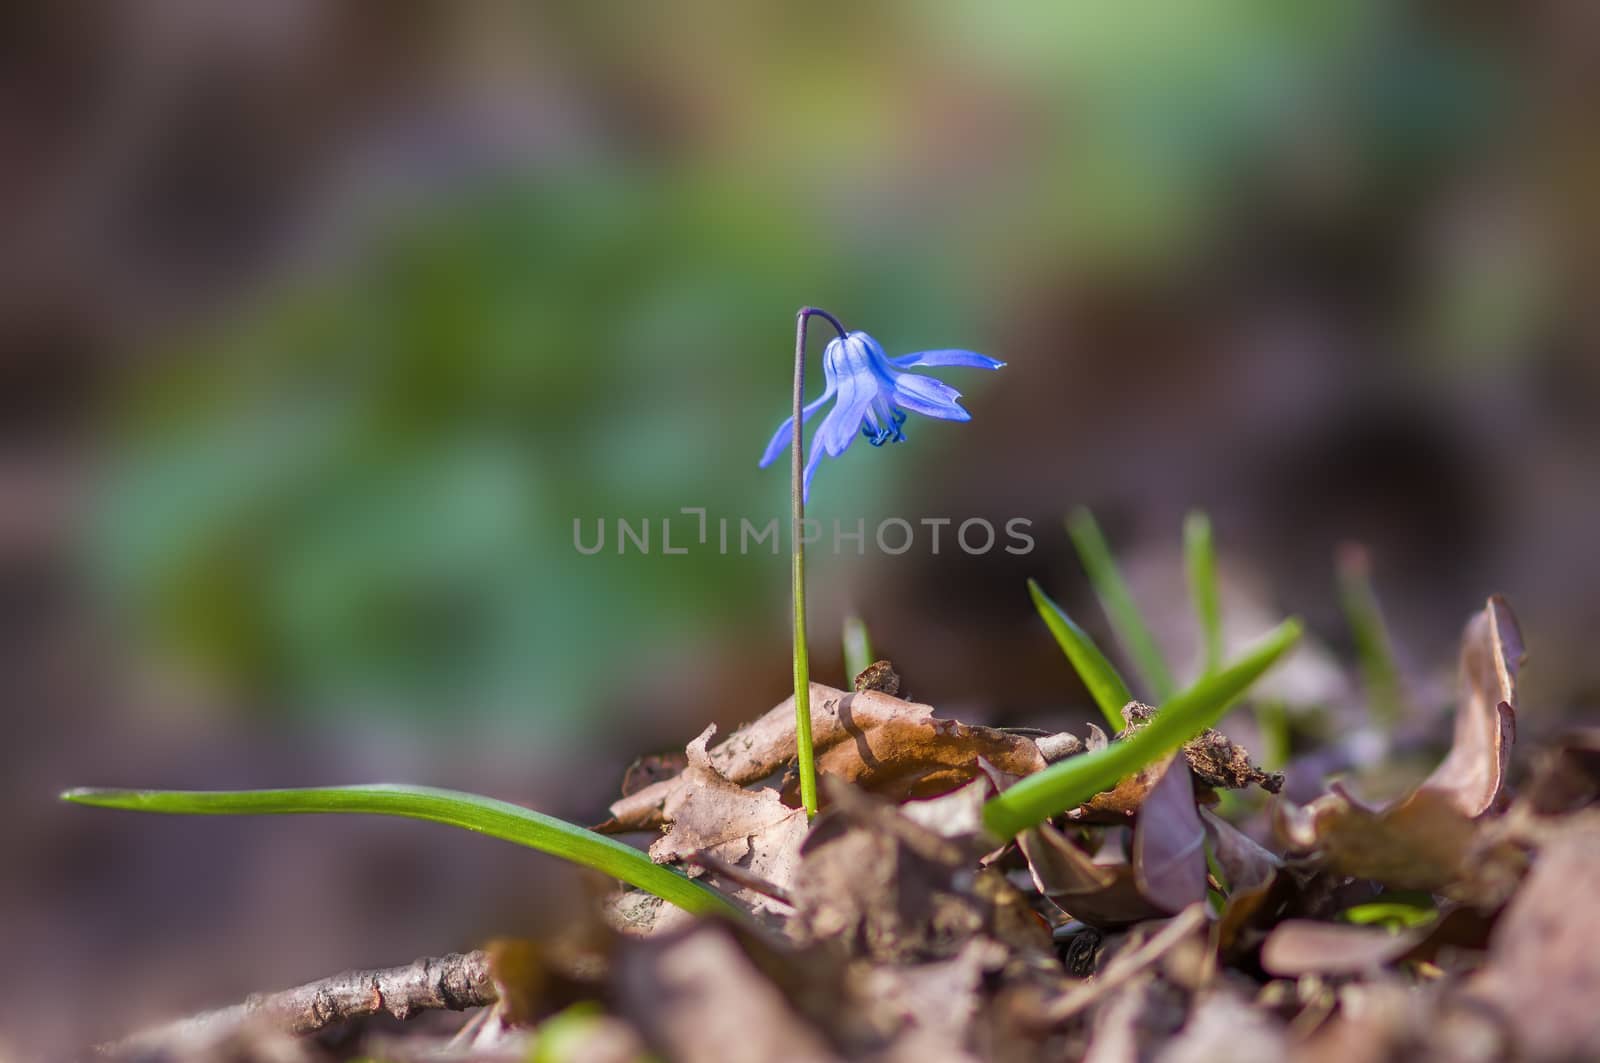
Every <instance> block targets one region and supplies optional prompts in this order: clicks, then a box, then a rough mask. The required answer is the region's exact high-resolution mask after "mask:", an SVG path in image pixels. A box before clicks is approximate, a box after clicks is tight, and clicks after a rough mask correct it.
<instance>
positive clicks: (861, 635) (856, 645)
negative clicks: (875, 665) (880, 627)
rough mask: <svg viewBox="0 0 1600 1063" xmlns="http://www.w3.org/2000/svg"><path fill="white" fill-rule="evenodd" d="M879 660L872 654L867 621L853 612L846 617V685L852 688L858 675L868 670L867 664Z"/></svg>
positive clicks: (847, 687) (846, 687)
mask: <svg viewBox="0 0 1600 1063" xmlns="http://www.w3.org/2000/svg"><path fill="white" fill-rule="evenodd" d="M875 660H877V658H876V657H874V656H873V655H872V636H871V635H869V634H868V633H867V622H866V621H865V620H863V619H861V618H860V617H859V616H856V615H854V614H851V615H850V616H847V617H845V618H844V686H845V689H846V690H848V689H850V684H851V683H853V682H854V681H855V678H856V676H858V675H860V674H861V673H862V672H865V671H866V670H867V666H868V665H869V664H871V663H872V662H873V661H875Z"/></svg>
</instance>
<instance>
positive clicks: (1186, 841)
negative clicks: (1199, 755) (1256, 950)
mask: <svg viewBox="0 0 1600 1063" xmlns="http://www.w3.org/2000/svg"><path fill="white" fill-rule="evenodd" d="M1133 876H1134V881H1135V882H1136V883H1137V884H1138V887H1139V892H1140V893H1142V894H1144V896H1145V899H1146V900H1148V901H1150V902H1151V903H1152V904H1154V905H1155V906H1156V907H1158V908H1160V909H1161V910H1162V911H1164V912H1167V913H1169V914H1171V913H1176V912H1181V911H1182V910H1183V909H1185V908H1187V907H1188V906H1189V905H1191V904H1195V903H1197V902H1200V901H1203V900H1205V899H1206V831H1205V827H1204V825H1202V824H1201V822H1200V815H1199V813H1198V812H1197V811H1196V810H1195V802H1194V783H1193V781H1192V780H1191V778H1190V776H1189V766H1188V764H1187V763H1186V762H1185V761H1184V759H1183V758H1182V757H1173V758H1172V760H1171V761H1170V763H1169V764H1168V765H1167V769H1166V771H1164V772H1163V773H1162V774H1161V778H1160V779H1159V780H1158V781H1157V782H1156V784H1155V786H1154V787H1153V788H1152V789H1151V790H1150V793H1149V795H1148V796H1147V797H1146V798H1145V801H1144V804H1143V806H1142V807H1141V808H1140V809H1139V822H1138V823H1137V824H1136V825H1135V826H1134V829H1133Z"/></svg>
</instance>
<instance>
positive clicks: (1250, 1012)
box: [1156, 991, 1289, 1063]
mask: <svg viewBox="0 0 1600 1063" xmlns="http://www.w3.org/2000/svg"><path fill="white" fill-rule="evenodd" d="M1288 1048H1289V1045H1288V1035H1287V1030H1286V1029H1285V1027H1284V1024H1283V1023H1282V1022H1280V1021H1279V1020H1278V1019H1277V1018H1276V1017H1275V1016H1274V1015H1273V1014H1272V1012H1270V1011H1267V1010H1266V1009H1264V1008H1257V1007H1253V1006H1252V1005H1251V1003H1250V1001H1248V1000H1246V999H1244V998H1242V997H1240V996H1238V995H1237V994H1235V993H1232V992H1227V991H1216V992H1209V993H1205V994H1203V995H1202V996H1201V997H1200V998H1199V999H1198V1000H1196V1001H1195V1003H1194V1006H1193V1008H1191V1009H1190V1013H1189V1021H1188V1022H1186V1023H1184V1026H1183V1029H1182V1030H1180V1031H1179V1032H1178V1035H1177V1036H1176V1037H1174V1038H1173V1039H1172V1040H1171V1041H1168V1042H1167V1043H1166V1044H1165V1045H1163V1046H1162V1048H1161V1051H1160V1052H1159V1053H1157V1054H1156V1063H1216V1061H1217V1060H1223V1059H1225V1060H1227V1061H1228V1063H1277V1061H1278V1060H1281V1059H1283V1058H1285V1057H1286V1056H1287V1055H1288Z"/></svg>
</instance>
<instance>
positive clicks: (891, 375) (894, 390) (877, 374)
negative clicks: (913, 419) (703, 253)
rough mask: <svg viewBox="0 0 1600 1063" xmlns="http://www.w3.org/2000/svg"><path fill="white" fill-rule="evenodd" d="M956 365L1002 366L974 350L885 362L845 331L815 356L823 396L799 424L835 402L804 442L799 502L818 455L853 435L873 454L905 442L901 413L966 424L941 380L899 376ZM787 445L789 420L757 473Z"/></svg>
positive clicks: (873, 345)
mask: <svg viewBox="0 0 1600 1063" xmlns="http://www.w3.org/2000/svg"><path fill="white" fill-rule="evenodd" d="M944 365H959V366H967V367H969V368H973V369H999V368H1000V367H1001V366H1003V365H1005V363H1004V362H998V361H996V360H995V359H993V358H988V357H985V356H984V355H981V354H977V353H975V352H973V351H959V350H943V351H918V352H917V353H916V354H906V355H901V356H900V357H899V358H890V357H889V356H888V355H886V354H884V353H883V346H882V345H881V344H879V343H878V341H877V340H875V339H873V338H872V337H871V336H869V335H867V334H866V333H865V332H852V333H850V334H849V335H848V336H843V337H840V338H838V339H835V340H832V341H830V342H829V343H828V346H827V348H826V349H825V350H824V351H823V352H822V372H823V376H824V377H825V378H826V380H825V386H824V388H823V391H822V394H821V395H820V396H818V397H817V398H816V399H815V400H813V401H812V402H810V403H808V404H807V405H806V406H805V408H804V409H803V410H802V411H801V423H802V424H804V423H805V422H806V421H809V420H810V419H811V415H812V414H814V413H816V412H817V411H818V410H820V409H821V408H822V407H823V406H824V405H826V404H827V402H828V400H829V399H834V398H836V399H837V401H836V402H835V403H834V406H833V409H831V410H829V411H828V415H827V416H826V417H824V418H823V419H822V424H821V425H819V426H818V428H817V432H816V435H815V437H814V438H813V439H812V440H811V456H810V458H809V459H808V460H807V462H806V471H805V498H806V500H807V501H809V500H810V498H811V480H812V477H814V476H816V474H817V466H818V465H820V464H822V458H823V455H827V456H828V457H830V458H837V457H838V456H839V455H841V454H843V453H844V452H845V451H846V450H847V449H848V448H849V446H850V444H851V443H853V442H855V438H856V434H857V433H860V434H861V435H863V436H865V437H866V438H867V440H868V441H869V442H870V443H871V444H872V445H873V446H875V447H880V446H882V445H883V444H885V443H900V442H904V441H905V438H906V435H905V432H904V431H902V426H903V425H904V424H905V422H906V413H907V411H910V412H911V413H920V414H922V415H923V416H924V417H937V418H938V419H940V420H941V421H970V420H971V419H972V415H971V414H970V413H968V412H967V411H966V410H964V409H962V407H961V403H960V402H958V401H957V400H958V399H960V398H961V393H960V392H959V391H957V390H956V389H955V388H952V387H951V386H950V385H948V384H945V383H943V382H942V381H939V380H935V379H934V378H933V377H930V376H923V375H922V374H920V373H908V372H906V371H905V370H907V369H913V368H917V367H922V366H944ZM793 439H794V418H793V417H787V418H785V419H784V422H783V423H782V424H781V425H779V426H778V431H777V432H776V433H775V434H774V435H773V437H772V442H770V443H768V444H767V450H766V453H764V454H762V455H761V468H763V469H764V468H766V467H767V466H768V465H771V464H772V463H773V461H775V460H776V459H777V457H778V455H779V454H782V453H783V452H784V451H786V450H788V449H789V446H790V444H791V443H792V442H793Z"/></svg>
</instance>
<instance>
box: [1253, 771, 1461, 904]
mask: <svg viewBox="0 0 1600 1063" xmlns="http://www.w3.org/2000/svg"><path fill="white" fill-rule="evenodd" d="M1273 814H1274V826H1275V827H1276V828H1277V831H1278V834H1279V837H1280V839H1281V840H1282V841H1283V842H1284V843H1285V844H1286V845H1288V846H1289V847H1291V848H1293V849H1296V850H1301V851H1306V852H1317V853H1320V854H1321V856H1322V857H1323V858H1324V859H1325V860H1326V862H1327V864H1328V866H1329V867H1330V868H1332V869H1333V870H1334V871H1336V872H1338V873H1340V874H1344V875H1353V876H1356V877H1357V878H1370V879H1374V880H1376V881H1378V882H1382V883H1384V884H1385V885H1388V886H1393V887H1396V888H1398V889H1418V890H1430V891H1437V890H1441V889H1443V888H1444V887H1446V886H1448V885H1450V884H1451V883H1453V882H1456V881H1457V880H1459V879H1461V878H1463V877H1464V876H1465V875H1466V873H1467V870H1468V867H1467V860H1468V857H1469V855H1470V854H1471V853H1472V850H1473V842H1474V838H1475V833H1476V830H1475V826H1474V824H1473V822H1472V820H1470V819H1468V818H1467V817H1466V816H1465V815H1463V814H1462V813H1461V811H1460V809H1459V808H1458V807H1457V805H1456V803H1455V800H1454V798H1452V797H1451V795H1449V794H1447V793H1444V792H1442V791H1439V790H1417V791H1416V792H1414V793H1413V794H1412V795H1411V796H1409V797H1407V798H1406V799H1405V800H1404V801H1401V802H1400V803H1399V804H1397V805H1394V806H1393V807H1391V808H1387V809H1373V808H1370V807H1368V806H1365V805H1362V804H1361V803H1359V802H1358V801H1356V800H1355V799H1354V798H1353V797H1351V796H1350V795H1349V794H1348V793H1346V792H1345V791H1344V790H1343V788H1341V787H1340V786H1339V785H1338V784H1337V783H1335V784H1334V787H1333V792H1332V793H1328V794H1324V795H1323V796H1322V797H1319V798H1317V799H1316V800H1315V801H1313V802H1311V804H1309V805H1307V806H1305V807H1304V808H1297V807H1296V806H1294V805H1291V804H1289V803H1288V802H1282V803H1280V804H1279V805H1277V807H1276V808H1274V810H1273Z"/></svg>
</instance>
